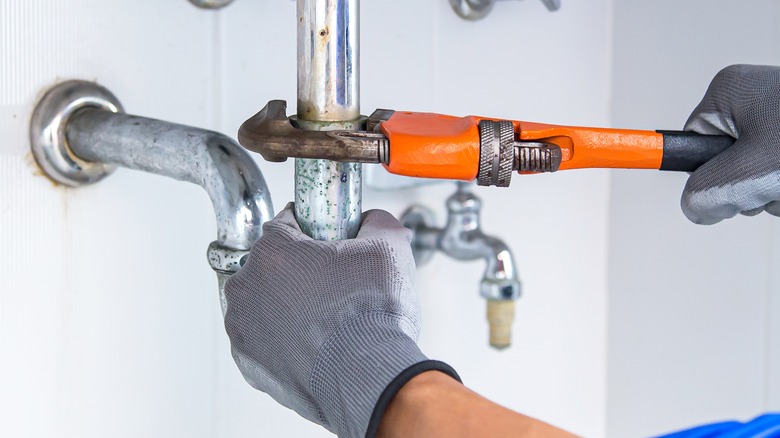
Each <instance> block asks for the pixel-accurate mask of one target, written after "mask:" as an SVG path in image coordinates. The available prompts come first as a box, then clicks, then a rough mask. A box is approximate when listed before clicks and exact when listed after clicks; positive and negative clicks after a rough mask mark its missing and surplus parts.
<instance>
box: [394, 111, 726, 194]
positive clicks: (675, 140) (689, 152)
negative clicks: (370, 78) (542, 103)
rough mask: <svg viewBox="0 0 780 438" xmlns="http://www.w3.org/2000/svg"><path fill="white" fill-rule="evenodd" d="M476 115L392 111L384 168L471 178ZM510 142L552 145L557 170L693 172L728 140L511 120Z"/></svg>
mask: <svg viewBox="0 0 780 438" xmlns="http://www.w3.org/2000/svg"><path fill="white" fill-rule="evenodd" d="M480 120H493V121H497V120H499V119H494V118H489V117H478V116H467V117H454V116H447V115H441V114H432V113H415V112H403V111H396V112H395V113H393V115H392V116H391V117H390V118H389V119H387V120H385V121H383V122H382V123H381V124H380V129H381V131H382V133H383V134H384V135H385V136H386V137H387V138H388V140H389V143H390V151H389V158H388V161H387V163H386V164H385V167H386V168H387V170H388V171H389V172H391V173H395V174H398V175H406V176H414V177H422V178H443V179H455V180H463V181H471V180H473V179H475V178H476V177H477V173H478V171H479V160H480V143H481V142H480V131H479V122H480ZM512 124H513V126H514V136H515V139H514V140H515V141H519V142H521V143H522V142H541V143H547V144H555V145H557V146H558V147H560V148H561V164H560V167H559V169H561V170H565V169H583V168H624V169H661V170H677V171H688V172H690V171H693V170H695V169H696V168H697V167H698V166H700V165H701V164H702V163H704V162H706V161H707V160H708V159H710V158H712V157H713V156H715V155H717V154H718V153H720V152H722V151H723V150H725V149H726V148H728V147H729V146H731V144H733V142H734V139H733V138H731V137H728V136H700V135H698V134H695V133H691V132H678V131H639V130H628V129H607V128H592V127H573V126H558V125H548V124H543V123H533V122H521V121H513V122H512Z"/></svg>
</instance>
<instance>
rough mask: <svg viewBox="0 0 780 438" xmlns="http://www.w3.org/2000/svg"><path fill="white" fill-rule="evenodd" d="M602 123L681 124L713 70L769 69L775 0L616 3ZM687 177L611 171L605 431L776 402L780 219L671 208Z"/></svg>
mask: <svg viewBox="0 0 780 438" xmlns="http://www.w3.org/2000/svg"><path fill="white" fill-rule="evenodd" d="M614 20H615V25H614V63H613V66H614V67H613V80H614V85H613V89H612V124H613V125H615V126H621V127H633V128H645V129H681V128H682V125H683V124H684V123H685V120H686V119H687V117H688V115H689V113H690V111H691V110H692V109H693V108H694V107H695V106H696V104H697V103H698V102H699V100H700V99H701V97H702V96H703V94H704V91H705V90H706V88H707V85H708V84H709V81H710V80H711V79H712V77H713V76H714V75H715V73H717V71H718V70H719V69H720V68H722V67H725V66H726V65H729V64H734V63H759V64H775V65H777V64H780V2H778V1H777V0H743V1H739V2H734V1H728V0H718V1H713V0H688V1H679V0H659V1H654V2H646V1H640V0H622V1H617V2H615V12H614ZM685 179H686V175H684V174H672V173H661V172H651V171H648V172H637V171H615V172H614V173H613V174H612V177H611V182H610V193H611V206H610V213H609V224H610V225H609V230H610V231H609V347H608V349H609V362H608V371H609V380H608V383H609V384H608V428H607V430H608V434H609V436H614V437H627V436H643V435H645V436H646V435H648V434H658V433H662V432H664V431H670V430H673V429H675V428H682V427H686V426H692V425H695V424H697V423H704V422H712V421H721V420H726V419H732V418H737V419H742V420H746V419H748V418H751V417H753V416H756V415H758V414H759V413H761V412H763V411H766V410H769V409H775V410H777V409H780V383H778V382H780V335H779V333H780V282H778V278H780V277H779V276H780V268H778V260H780V258H778V255H780V252H779V251H780V238H779V237H778V236H780V222H778V220H777V219H776V218H772V217H768V216H767V215H761V216H759V217H754V218H745V217H740V218H736V219H734V220H730V221H726V222H724V223H721V224H718V225H714V226H711V227H703V226H696V225H693V224H691V223H689V222H688V221H687V220H686V219H685V217H684V216H683V215H682V213H681V212H680V208H679V198H680V192H681V191H682V188H683V186H684V184H685Z"/></svg>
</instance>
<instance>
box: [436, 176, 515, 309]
mask: <svg viewBox="0 0 780 438" xmlns="http://www.w3.org/2000/svg"><path fill="white" fill-rule="evenodd" d="M481 209H482V201H480V199H479V198H478V197H477V196H476V195H474V193H472V192H471V185H470V184H469V183H462V182H458V190H457V191H456V192H455V193H454V194H453V195H452V196H450V197H449V198H448V199H447V212H448V215H447V225H446V226H445V227H444V229H443V230H441V238H440V239H439V242H440V245H439V248H438V249H439V250H441V251H442V252H444V253H445V254H447V255H449V256H450V257H452V258H455V259H457V260H475V259H484V260H485V273H484V275H483V276H482V281H481V282H480V294H481V295H482V296H483V297H485V298H486V299H489V300H515V299H517V298H519V297H520V280H519V278H518V275H517V268H515V261H514V256H513V255H512V251H511V250H510V249H509V247H508V246H507V245H506V244H505V243H504V241H502V240H501V239H499V238H497V237H493V236H488V235H487V234H485V233H484V232H482V226H481V222H480V210H481Z"/></svg>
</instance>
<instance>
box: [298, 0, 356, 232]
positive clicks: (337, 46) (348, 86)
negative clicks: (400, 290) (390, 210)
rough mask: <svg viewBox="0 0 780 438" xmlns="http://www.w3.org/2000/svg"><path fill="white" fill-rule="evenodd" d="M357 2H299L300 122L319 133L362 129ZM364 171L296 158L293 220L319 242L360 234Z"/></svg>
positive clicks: (303, 126) (324, 0)
mask: <svg viewBox="0 0 780 438" xmlns="http://www.w3.org/2000/svg"><path fill="white" fill-rule="evenodd" d="M358 6H359V0H298V8H297V22H298V123H299V126H300V127H301V128H304V129H309V130H316V131H332V130H344V129H358V128H359V125H360V86H359V78H360V72H359V65H360V58H359V51H360V50H359V38H360V32H359V30H360V29H359V26H358V21H359V13H360V12H359V7H358ZM361 170H362V168H361V165H360V164H356V163H336V162H333V161H328V160H315V159H296V160H295V216H296V218H297V219H298V223H299V224H300V225H301V229H303V231H304V232H306V233H307V234H309V235H310V236H312V237H314V238H315V239H320V240H336V239H348V238H351V237H355V235H357V230H358V228H359V227H360V216H361V210H362V204H361V197H362V194H361V187H362V183H361V180H362V172H361Z"/></svg>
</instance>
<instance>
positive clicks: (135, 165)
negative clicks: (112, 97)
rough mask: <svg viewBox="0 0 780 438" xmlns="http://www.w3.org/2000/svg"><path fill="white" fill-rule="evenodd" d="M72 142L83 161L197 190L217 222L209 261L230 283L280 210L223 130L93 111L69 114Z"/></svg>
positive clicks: (244, 154) (69, 140) (69, 139)
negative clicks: (151, 175) (201, 191)
mask: <svg viewBox="0 0 780 438" xmlns="http://www.w3.org/2000/svg"><path fill="white" fill-rule="evenodd" d="M65 138H66V139H67V144H68V146H69V148H70V150H71V151H72V153H73V154H74V155H75V156H76V157H78V158H79V159H80V160H85V161H87V162H92V163H104V164H112V165H116V166H121V167H126V168H129V169H136V170H142V171H144V172H149V173H154V174H157V175H164V176H168V177H171V178H173V179H176V180H179V181H187V182H191V183H194V184H198V185H199V186H201V187H203V188H204V189H205V190H206V193H207V194H208V195H209V198H210V199H211V203H212V205H213V207H214V213H215V215H216V219H217V240H216V241H214V242H212V243H211V245H210V246H209V248H208V252H207V254H208V260H209V263H210V265H211V267H212V269H214V270H215V271H216V272H217V279H218V282H219V292H220V303H221V305H222V310H223V312H224V310H225V297H224V283H225V281H226V280H227V278H229V276H230V275H232V274H233V273H235V272H237V271H238V270H239V269H240V268H241V265H242V264H243V258H244V257H245V256H246V255H247V254H248V252H249V250H250V249H251V247H252V244H253V243H254V242H255V241H256V240H257V239H259V238H260V236H261V234H262V225H263V223H264V222H265V221H267V220H269V219H271V217H272V215H273V206H272V204H271V197H270V193H269V191H268V187H267V186H266V183H265V179H264V178H263V174H262V173H261V171H260V169H259V168H258V167H257V164H256V163H255V162H254V160H253V159H252V158H251V157H250V155H249V154H248V153H247V152H246V151H245V150H244V149H243V148H242V147H241V146H239V145H238V144H237V143H236V142H235V141H233V140H232V139H231V138H229V137H227V136H225V135H223V134H220V133H218V132H213V131H208V130H205V129H199V128H193V127H190V126H184V125H178V124H175V123H169V122H164V121H161V120H155V119H149V118H145V117H137V116H131V115H127V114H122V113H114V112H110V111H106V110H104V109H98V108H90V107H86V108H83V109H80V110H78V111H77V112H75V113H74V114H72V115H71V116H70V119H69V121H68V123H67V125H66V127H65Z"/></svg>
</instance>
